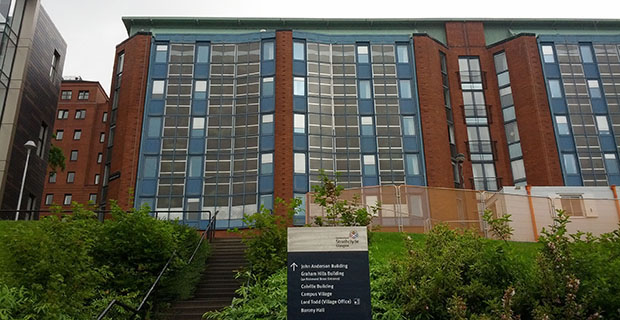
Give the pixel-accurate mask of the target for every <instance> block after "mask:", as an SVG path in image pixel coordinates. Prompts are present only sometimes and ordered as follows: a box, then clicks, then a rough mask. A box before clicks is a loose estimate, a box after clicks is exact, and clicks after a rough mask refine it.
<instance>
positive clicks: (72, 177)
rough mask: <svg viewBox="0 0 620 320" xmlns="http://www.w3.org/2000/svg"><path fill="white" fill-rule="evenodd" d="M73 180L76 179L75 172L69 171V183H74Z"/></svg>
mask: <svg viewBox="0 0 620 320" xmlns="http://www.w3.org/2000/svg"><path fill="white" fill-rule="evenodd" d="M73 181H75V172H73V171H69V172H67V183H73Z"/></svg>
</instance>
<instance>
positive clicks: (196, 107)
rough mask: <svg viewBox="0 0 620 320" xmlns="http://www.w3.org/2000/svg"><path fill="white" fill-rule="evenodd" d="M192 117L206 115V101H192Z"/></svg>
mask: <svg viewBox="0 0 620 320" xmlns="http://www.w3.org/2000/svg"><path fill="white" fill-rule="evenodd" d="M192 115H193V116H206V115H207V100H194V101H192Z"/></svg>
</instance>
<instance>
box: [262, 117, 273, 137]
mask: <svg viewBox="0 0 620 320" xmlns="http://www.w3.org/2000/svg"><path fill="white" fill-rule="evenodd" d="M261 134H262V135H273V114H265V115H263V118H262V122H261Z"/></svg>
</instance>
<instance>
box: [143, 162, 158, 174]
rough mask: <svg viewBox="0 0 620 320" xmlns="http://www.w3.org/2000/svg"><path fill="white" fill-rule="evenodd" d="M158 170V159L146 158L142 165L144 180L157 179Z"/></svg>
mask: <svg viewBox="0 0 620 320" xmlns="http://www.w3.org/2000/svg"><path fill="white" fill-rule="evenodd" d="M157 169H158V163H157V157H144V163H143V165H142V177H143V178H157Z"/></svg>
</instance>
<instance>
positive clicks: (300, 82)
mask: <svg viewBox="0 0 620 320" xmlns="http://www.w3.org/2000/svg"><path fill="white" fill-rule="evenodd" d="M293 82H294V86H293V94H294V95H296V96H304V95H305V94H306V79H305V78H302V77H295V79H294V81H293Z"/></svg>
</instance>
